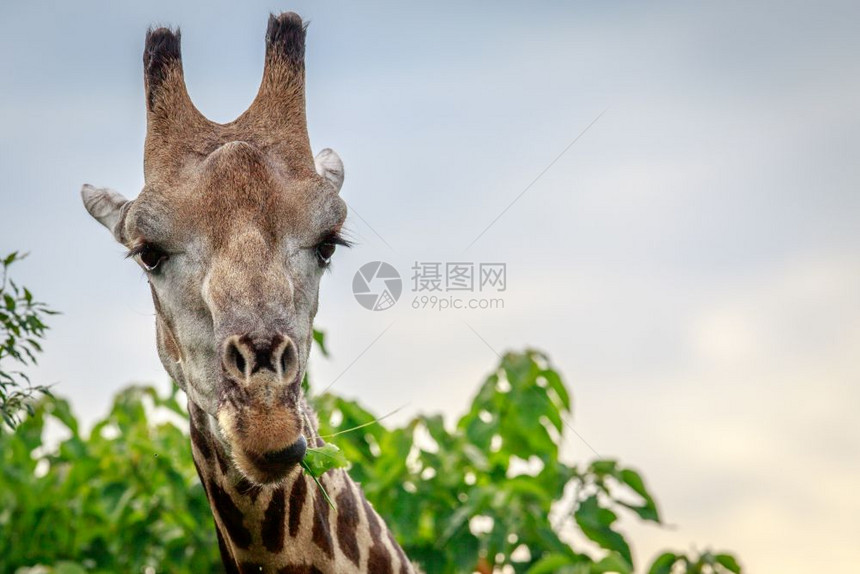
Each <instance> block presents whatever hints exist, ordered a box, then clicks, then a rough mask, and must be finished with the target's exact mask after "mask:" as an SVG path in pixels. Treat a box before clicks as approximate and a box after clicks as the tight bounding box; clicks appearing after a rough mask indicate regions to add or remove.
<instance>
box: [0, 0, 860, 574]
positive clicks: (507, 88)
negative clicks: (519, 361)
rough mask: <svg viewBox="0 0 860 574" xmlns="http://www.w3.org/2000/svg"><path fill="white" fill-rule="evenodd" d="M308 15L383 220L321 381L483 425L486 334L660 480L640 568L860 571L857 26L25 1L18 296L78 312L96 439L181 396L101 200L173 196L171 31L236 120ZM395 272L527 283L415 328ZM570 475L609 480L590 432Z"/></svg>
mask: <svg viewBox="0 0 860 574" xmlns="http://www.w3.org/2000/svg"><path fill="white" fill-rule="evenodd" d="M286 9H291V10H295V11H297V12H299V13H300V14H301V15H302V16H303V17H304V18H305V19H309V20H311V26H310V29H309V33H308V50H307V53H308V56H307V65H308V102H309V103H308V118H309V130H310V135H311V142H312V145H313V147H314V149H316V150H318V149H320V148H322V147H327V146H330V147H333V148H335V149H336V150H337V151H338V152H339V153H340V155H341V156H342V158H343V160H344V162H345V164H346V172H347V177H346V183H345V185H344V189H343V195H344V197H345V198H346V200H347V201H348V202H349V204H350V206H351V207H352V208H353V209H354V213H360V214H361V217H362V218H363V219H364V221H362V219H360V218H358V217H355V216H353V217H352V219H351V221H350V225H349V227H350V229H351V231H352V235H353V237H354V238H355V239H356V240H357V242H358V245H357V246H356V247H355V248H354V249H353V250H351V251H350V252H348V253H346V252H344V253H339V254H338V256H337V258H336V263H335V266H334V270H333V272H332V273H331V274H330V275H328V276H327V277H325V279H324V282H323V283H324V284H323V289H322V303H321V311H320V314H319V318H318V324H319V326H321V327H323V328H325V329H327V330H328V331H329V334H330V338H331V347H332V350H333V352H334V358H333V359H332V360H330V361H324V362H323V361H317V362H316V363H315V365H314V374H315V376H316V379H317V381H319V384H320V385H324V384H327V383H328V382H330V381H332V380H334V379H335V378H337V377H338V375H339V374H340V373H342V372H343V371H344V369H346V368H347V366H348V365H350V363H352V362H353V361H354V360H355V359H356V357H359V355H361V357H360V358H359V359H358V360H357V361H356V362H355V364H354V365H353V366H352V367H351V368H349V369H348V370H346V372H345V373H344V374H343V375H342V376H341V377H340V378H339V379H338V380H337V383H336V384H335V387H334V389H335V390H338V391H340V392H342V393H344V394H347V395H349V396H353V397H358V398H360V399H361V400H362V401H363V402H364V403H365V404H367V405H368V406H369V407H371V408H372V409H373V410H375V411H377V412H380V413H384V412H388V411H390V410H393V409H395V408H397V407H399V406H401V405H403V404H407V407H406V408H405V409H404V410H403V412H402V413H401V416H402V417H405V416H408V415H410V414H412V413H415V412H417V411H419V410H425V411H438V410H442V411H444V412H446V413H448V414H449V415H451V416H453V415H454V414H456V413H458V412H460V411H461V410H462V409H463V408H464V407H465V405H466V402H467V401H468V399H469V398H470V396H471V394H472V392H473V391H474V389H475V388H476V386H477V384H478V383H479V381H480V380H481V379H482V377H483V376H484V375H485V374H486V372H487V371H488V370H489V369H490V368H491V367H492V365H493V364H494V362H495V360H496V357H495V355H494V354H493V352H492V351H491V350H490V349H488V348H487V346H486V345H485V343H484V342H482V341H481V339H479V338H478V337H477V336H476V335H475V334H474V333H473V332H472V330H471V329H470V328H469V326H471V327H472V328H473V329H474V330H475V331H477V332H478V333H479V334H480V335H481V337H483V339H484V340H485V341H486V342H487V343H488V344H489V345H490V346H491V347H493V348H495V349H496V350H498V351H500V352H501V351H503V350H504V349H508V348H522V347H524V346H526V345H532V346H537V347H540V348H543V349H545V350H546V351H548V352H549V354H550V355H551V356H552V357H553V359H554V361H555V362H556V364H557V365H558V366H559V367H560V368H561V369H562V371H563V372H564V374H565V375H566V377H567V380H568V382H569V383H570V385H571V387H572V389H573V392H574V396H575V399H576V408H575V415H574V417H573V424H574V425H575V426H576V428H577V430H578V431H579V432H580V433H581V434H582V436H584V437H585V438H586V440H587V441H588V442H589V443H590V444H591V445H592V446H593V447H594V448H595V449H597V450H598V451H599V452H600V453H601V454H602V455H604V456H617V457H620V458H621V459H622V460H623V461H625V462H627V463H629V464H632V465H635V466H637V467H639V468H640V469H642V471H643V473H644V474H645V476H646V477H648V478H649V479H650V484H651V486H652V487H653V489H654V491H655V492H656V493H657V497H658V500H659V501H660V502H661V504H662V509H663V511H664V513H665V515H666V518H667V520H668V522H669V523H671V524H673V525H676V527H675V528H674V529H667V530H658V529H654V528H650V527H649V528H640V527H638V526H631V527H630V528H629V529H630V531H632V532H633V533H634V540H635V541H636V551H637V553H638V555H639V556H640V557H642V558H647V557H650V556H651V555H652V554H653V552H655V551H656V549H657V548H660V547H667V546H670V547H675V548H680V549H686V548H689V547H690V545H691V544H696V545H699V546H700V547H701V546H707V545H710V546H714V547H717V548H729V549H732V550H735V551H737V552H738V554H739V555H740V556H741V558H742V559H743V561H744V563H745V565H747V566H748V567H749V570H750V571H751V572H784V573H795V572H797V573H801V572H813V571H825V570H828V571H850V570H852V569H853V568H854V565H856V563H857V562H858V560H860V553H858V550H857V544H856V540H857V537H858V535H860V519H858V515H860V496H858V495H857V494H855V492H856V485H857V484H858V483H860V427H858V425H857V424H856V412H857V410H858V407H860V387H858V376H860V368H858V366H857V361H856V357H857V356H858V351H860V263H858V262H860V259H858V258H860V225H858V222H860V193H858V192H860V190H858V184H860V168H858V165H860V164H858V162H857V159H856V158H857V157H860V58H858V54H860V34H858V33H857V24H858V22H860V7H858V6H857V5H856V4H853V3H849V2H845V3H836V2H823V3H817V4H816V5H815V6H807V5H805V4H803V3H771V4H766V3H721V4H720V5H715V6H712V7H701V6H696V7H694V6H691V5H688V4H686V3H659V4H644V3H600V4H596V3H595V4H593V5H582V4H570V3H561V2H552V3H543V4H539V3H532V4H529V5H522V4H513V3H499V2H492V3H491V2H479V3H472V4H470V5H469V6H463V5H462V4H461V3H443V2H434V3H431V4H424V5H421V6H407V5H404V3H394V2H391V3H364V4H362V5H361V6H358V5H356V4H349V5H346V4H344V5H335V4H333V3H327V4H325V5H321V4H319V3H314V4H312V3H309V2H300V3H294V4H289V5H280V4H276V3H272V2H265V3H262V2H245V3H242V5H241V6H238V5H233V4H228V3H224V2H216V3H202V2H201V3H182V4H181V3H178V2H147V3H137V4H131V5H122V4H120V3H109V2H84V3H76V4H74V5H73V4H71V3H55V5H50V6H49V5H47V4H43V3H36V2H31V3H24V2H17V1H16V2H6V3H4V4H3V6H2V8H0V78H2V89H0V194H2V195H0V198H2V199H0V213H2V215H3V217H2V221H3V225H2V227H0V251H2V252H6V251H11V250H13V249H25V250H29V251H31V253H32V255H31V257H30V259H29V260H27V261H26V262H24V263H22V264H20V265H19V268H18V270H17V275H18V277H19V278H20V279H21V280H22V281H23V282H24V283H25V284H27V285H29V286H31V288H32V289H33V291H35V292H36V293H37V294H38V295H39V296H40V297H41V298H42V299H44V300H47V301H49V302H50V303H51V304H52V305H54V306H55V307H56V308H58V309H60V310H62V311H63V312H64V314H63V315H62V316H60V317H57V318H56V319H55V320H54V321H53V326H54V329H53V330H52V331H51V334H50V338H49V342H48V344H47V346H46V352H45V355H44V358H43V360H42V364H41V366H40V367H39V368H38V369H36V370H35V371H34V373H33V374H34V376H35V377H36V380H38V381H39V382H41V383H52V382H57V383H58V386H57V391H58V392H59V393H60V394H63V395H67V396H70V397H71V398H72V400H73V404H74V406H75V408H76V409H77V411H78V412H80V413H81V414H82V415H83V416H84V417H85V418H86V419H87V420H92V419H93V418H94V417H96V416H98V415H100V414H101V413H103V412H104V410H105V409H106V407H107V405H108V403H109V401H110V397H111V394H112V393H113V392H114V391H115V390H117V389H118V388H120V387H121V386H123V385H124V384H126V383H128V382H130V381H155V382H159V383H160V384H165V383H166V375H165V374H163V371H162V369H161V367H160V364H159V363H158V360H157V357H156V354H155V346H154V328H153V319H152V309H151V303H150V301H149V294H148V289H147V287H146V282H145V280H144V278H143V276H142V274H141V272H140V271H139V270H138V268H137V267H136V266H135V265H133V264H132V263H131V262H128V261H124V260H123V258H122V248H121V247H119V246H118V245H116V244H114V243H113V242H112V239H111V238H110V236H109V234H108V233H107V232H105V231H104V229H102V228H101V227H100V226H98V225H97V224H96V223H95V222H93V221H92V220H90V219H89V216H88V215H87V214H86V213H85V211H84V210H83V208H82V206H81V205H80V200H79V196H78V190H79V189H80V185H81V184H82V183H84V182H89V183H92V184H95V185H104V186H110V187H113V188H115V189H117V190H119V191H121V192H123V193H125V194H126V195H129V196H133V195H135V194H136V193H137V191H138V190H139V189H140V187H141V185H142V169H141V166H142V146H143V137H144V127H145V126H144V107H143V86H142V70H141V50H142V45H143V37H144V33H145V30H146V28H147V26H149V25H150V24H153V23H164V24H172V25H179V26H181V27H182V31H183V55H184V63H185V69H186V77H187V81H188V86H189V91H190V93H191V96H192V98H193V99H194V101H195V103H196V105H197V106H198V107H199V108H200V109H201V111H202V112H203V113H205V114H206V115H208V116H209V117H210V118H212V119H214V120H217V121H227V120H230V119H232V118H233V117H235V116H237V115H238V114H239V113H241V112H242V111H243V110H244V109H245V107H246V106H247V105H248V104H249V103H250V101H251V99H252V98H253V95H254V93H255V92H256V89H257V85H258V83H259V77H260V73H261V70H262V52H263V35H264V31H265V26H266V18H267V15H268V12H269V11H281V10H286ZM604 110H605V114H604V115H603V116H601V118H600V119H599V120H598V121H597V122H596V123H595V124H594V125H593V126H592V127H591V129H590V130H588V131H587V133H585V134H584V135H583V136H582V138H581V139H580V140H579V141H578V142H577V143H576V144H575V145H574V146H573V147H571V148H570V150H569V151H568V152H567V153H566V154H564V155H563V156H562V157H561V158H560V159H559V160H558V161H557V162H556V163H555V164H554V165H553V166H552V167H551V169H549V170H548V171H547V172H546V173H545V174H544V175H543V176H542V177H541V178H540V179H539V180H538V181H537V182H536V183H535V184H534V185H533V186H532V187H531V188H530V189H529V190H528V191H527V192H526V193H525V194H524V195H523V196H522V198H521V199H520V200H519V201H518V202H517V203H516V204H515V205H514V206H513V207H511V209H510V210H508V211H507V212H506V213H505V214H504V215H503V216H502V217H501V218H500V219H499V220H498V222H497V223H496V224H495V225H494V226H492V227H491V228H490V230H489V231H487V233H486V234H485V235H484V236H483V237H482V238H481V239H480V240H479V241H478V242H477V243H476V244H475V245H474V246H473V247H472V248H471V249H469V250H465V249H466V246H467V245H468V244H469V242H470V241H472V240H473V239H474V238H475V237H476V236H477V235H478V234H479V233H480V232H481V230H482V229H483V228H484V227H486V225H487V224H488V223H490V221H492V220H493V219H494V218H495V217H496V216H497V215H498V214H499V213H500V212H501V211H502V210H503V209H504V208H505V206H507V205H508V204H509V203H510V202H511V201H512V200H513V199H514V198H515V197H516V196H517V194H519V193H520V192H521V191H522V190H523V189H524V188H525V187H526V186H527V185H528V184H529V182H531V181H532V180H533V179H534V178H535V176H536V175H538V174H539V173H540V172H541V171H542V170H543V169H544V168H545V167H546V166H547V165H548V164H549V163H550V162H551V161H552V160H553V158H555V157H556V156H557V155H558V154H559V152H561V150H563V149H564V148H565V146H567V145H568V144H569V143H570V142H571V141H572V140H573V139H574V138H575V137H576V135H577V134H578V133H580V132H581V131H582V130H583V129H584V128H585V127H586V126H587V125H588V124H589V123H590V122H592V121H593V120H594V118H596V117H597V116H598V115H599V114H600V113H601V112H603V111H604ZM377 234H378V236H377ZM379 236H381V237H382V239H384V241H382V240H381V239H380V238H379ZM386 243H387V244H389V245H390V246H391V248H389V247H388V246H387V245H386ZM378 259H382V260H386V261H389V262H391V263H392V264H394V265H395V266H396V267H398V269H400V270H401V273H403V274H404V275H407V276H408V273H409V268H410V267H411V266H412V263H413V262H414V261H416V260H421V261H464V260H465V261H475V262H480V261H503V262H505V263H507V266H508V290H507V291H506V293H505V294H504V299H505V309H504V310H494V311H462V312H447V313H439V312H429V311H416V310H413V309H411V307H410V305H409V303H410V302H411V297H412V295H413V294H412V293H410V292H409V291H408V290H407V291H406V292H405V293H404V298H403V299H402V300H401V301H400V302H399V303H398V305H397V306H396V307H395V308H393V309H391V310H389V311H386V312H380V313H372V312H368V311H366V310H365V309H363V308H361V307H360V306H359V305H358V304H356V302H355V301H354V299H353V298H352V294H351V292H350V288H351V284H352V276H353V274H354V273H355V271H356V270H357V269H358V267H359V266H360V265H361V264H363V263H365V262H367V261H372V260H378ZM407 283H408V281H407ZM467 324H468V325H467ZM389 325H392V326H391V328H390V329H389V330H388V331H386V333H385V334H384V335H382V336H381V337H380V338H379V340H378V341H377V342H376V343H375V344H374V345H373V346H372V347H371V348H370V349H369V350H367V352H366V353H364V354H363V355H362V353H363V352H364V351H365V349H367V347H368V345H370V343H371V342H372V341H373V340H374V339H375V338H376V337H377V336H379V334H380V333H382V332H383V330H385V329H386V327H388V326H389ZM566 452H567V454H568V456H569V457H570V459H571V460H585V459H587V458H589V457H590V456H592V453H591V452H590V451H589V449H588V448H587V447H586V446H585V445H584V444H583V443H582V442H580V441H579V440H577V439H576V438H574V437H571V438H570V440H569V441H568V444H567V447H566Z"/></svg>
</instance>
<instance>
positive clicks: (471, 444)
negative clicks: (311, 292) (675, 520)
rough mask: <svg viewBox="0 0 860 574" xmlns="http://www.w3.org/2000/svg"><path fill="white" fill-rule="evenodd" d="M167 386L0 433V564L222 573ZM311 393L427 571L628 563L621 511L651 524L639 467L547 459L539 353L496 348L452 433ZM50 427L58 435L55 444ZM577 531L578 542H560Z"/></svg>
mask: <svg viewBox="0 0 860 574" xmlns="http://www.w3.org/2000/svg"><path fill="white" fill-rule="evenodd" d="M317 340H318V342H320V343H322V339H321V337H319V338H318V339H317ZM180 397H181V393H179V392H178V391H177V390H176V389H174V390H173V392H172V393H170V394H169V395H168V396H160V395H159V394H158V393H157V392H156V391H155V390H154V389H152V388H150V387H140V386H133V387H129V388H127V389H125V390H123V391H122V392H120V393H119V394H118V395H117V396H116V398H115V401H114V404H113V407H112V408H111V411H110V413H109V414H108V415H107V417H105V418H104V419H103V420H101V421H99V422H98V423H97V424H96V425H95V427H94V428H93V429H92V431H91V432H90V433H88V434H86V435H85V434H84V433H82V432H81V431H80V428H79V425H78V422H77V420H76V419H75V417H74V416H73V415H72V413H71V410H70V408H69V404H68V402H66V401H65V400H61V399H54V398H51V397H46V398H44V399H43V400H41V401H40V402H39V403H38V404H37V405H36V406H35V408H33V411H32V415H31V416H29V417H27V418H26V419H25V420H24V421H23V422H22V423H21V424H20V425H19V426H18V428H17V429H16V430H15V431H14V432H13V431H10V430H0V532H2V536H0V573H5V572H18V573H19V574H23V573H25V572H31V573H35V572H54V573H55V574H56V573H59V574H78V573H80V572H104V573H107V572H112V573H113V572H171V573H186V572H187V573H192V572H195V573H196V572H214V571H220V570H221V566H220V559H219V556H218V550H217V541H216V539H215V530H214V525H213V523H212V517H211V514H210V510H209V507H208V503H207V501H206V497H205V493H204V491H203V489H202V487H201V485H200V482H199V480H198V478H197V476H196V473H195V470H194V465H193V462H192V459H191V449H190V447H189V441H188V436H187V421H186V420H185V417H186V411H185V409H184V408H183V405H182V404H181V403H182V400H183V399H182V398H180ZM314 402H315V403H316V406H317V409H318V411H319V414H320V419H321V420H322V421H323V423H322V433H323V434H324V435H325V436H326V437H327V438H328V440H330V441H332V442H333V443H334V444H336V445H338V446H339V447H340V449H341V451H342V453H343V454H344V455H345V456H346V458H347V459H348V460H349V461H350V462H351V464H352V468H351V470H350V473H351V474H352V476H353V477H354V478H355V479H356V480H358V481H360V482H361V483H362V486H363V488H364V490H365V492H366V493H367V496H368V498H369V499H370V500H371V502H373V504H374V505H375V506H376V508H377V509H378V510H379V512H380V514H381V515H382V516H383V517H385V518H386V520H387V522H388V524H389V525H390V526H391V528H392V530H393V531H394V533H395V534H396V536H397V538H398V540H400V541H401V543H402V544H403V546H404V548H405V549H406V551H407V553H408V554H409V556H410V557H411V558H412V559H413V560H416V561H417V562H419V563H420V564H421V566H422V568H424V569H425V571H426V572H427V573H428V574H434V573H449V572H451V573H454V572H457V573H459V572H473V571H478V572H481V573H487V572H492V571H494V570H498V569H500V568H502V567H506V568H508V569H513V571H514V572H526V573H530V574H541V573H600V572H621V573H626V572H632V571H633V563H632V562H633V558H632V553H631V551H630V545H629V542H628V541H627V539H626V537H625V536H624V534H623V532H622V531H621V530H620V529H619V528H618V522H619V516H620V515H621V514H623V513H627V514H632V515H634V516H637V517H638V518H639V519H642V520H646V521H649V522H655V523H658V522H659V520H660V516H659V513H658V510H657V506H656V503H655V501H654V498H653V497H652V495H651V493H650V492H649V491H648V489H647V488H646V486H645V483H644V481H643V479H642V477H641V476H640V475H639V473H637V472H636V471H634V470H632V469H629V468H625V467H624V466H622V465H621V464H619V463H618V462H617V461H614V460H596V461H593V462H591V463H590V464H584V465H580V466H575V465H570V464H568V463H565V462H563V461H561V460H560V459H559V444H560V441H561V437H562V435H563V434H564V432H565V425H566V423H565V421H564V416H565V415H566V414H567V413H569V412H570V407H571V402H570V396H569V394H568V391H567V389H566V387H565V385H564V383H563V382H562V380H561V378H560V376H559V375H558V373H557V372H556V371H555V370H554V369H553V368H552V366H551V365H550V364H549V361H548V360H547V358H546V357H545V356H544V355H542V354H540V353H539V352H537V351H526V352H523V353H509V354H507V355H505V356H504V358H503V359H502V360H501V363H500V364H499V366H498V367H497V368H496V369H495V370H494V371H493V372H492V373H491V374H490V375H489V377H488V378H487V379H486V381H485V382H484V383H483V384H482V385H481V387H480V388H479V390H478V393H477V395H476V397H475V398H474V400H473V402H472V404H471V406H470V408H469V410H468V411H467V412H466V414H464V415H463V416H462V417H460V419H459V420H458V421H457V422H456V424H455V425H453V426H451V427H450V428H449V427H447V426H446V425H445V424H444V421H443V419H442V417H441V416H419V417H416V418H414V419H412V420H411V421H408V422H407V423H406V424H405V425H403V426H401V427H396V428H395V427H389V426H388V425H386V424H384V423H381V422H378V421H377V418H376V417H375V416H374V415H373V414H372V413H370V412H369V411H367V410H366V409H364V408H363V407H361V406H360V405H359V404H358V403H356V402H354V401H349V400H346V399H344V398H342V397H338V396H336V395H333V394H330V393H329V394H324V395H322V396H320V397H318V398H316V399H315V401H314ZM48 426H52V427H53V429H54V432H52V433H51V434H54V435H56V434H57V432H60V431H61V432H62V433H64V435H65V436H64V438H62V439H61V440H59V442H58V444H56V445H54V446H53V447H51V445H46V444H45V443H44V441H43V439H44V437H45V434H46V433H45V431H46V428H47V427H48ZM357 427H358V428H357ZM58 429H59V430H58ZM312 470H313V469H312ZM321 470H322V469H321V468H316V469H315V472H319V471H321ZM574 531H578V532H580V533H581V534H583V535H584V536H585V537H586V538H587V539H588V540H590V541H591V543H588V544H579V545H576V546H572V545H571V544H570V541H569V538H568V534H569V533H571V532H574ZM36 565H47V566H50V565H53V566H52V567H50V568H46V569H41V570H28V569H27V568H28V567H33V566H36ZM673 568H674V570H673ZM697 568H698V569H697ZM708 568H711V570H708ZM720 568H723V569H724V570H720ZM650 571H651V572H652V573H654V574H660V573H662V574H667V573H670V572H671V573H675V572H689V573H703V574H707V573H709V572H713V573H719V572H739V571H740V569H739V568H738V567H737V565H736V563H735V559H734V558H733V557H732V556H730V555H726V554H718V555H711V554H710V553H704V554H702V555H701V556H700V557H698V558H690V557H686V556H682V555H675V554H672V553H665V554H663V555H661V556H660V557H659V558H658V559H657V561H656V562H655V563H654V564H653V565H652V566H651V570H650Z"/></svg>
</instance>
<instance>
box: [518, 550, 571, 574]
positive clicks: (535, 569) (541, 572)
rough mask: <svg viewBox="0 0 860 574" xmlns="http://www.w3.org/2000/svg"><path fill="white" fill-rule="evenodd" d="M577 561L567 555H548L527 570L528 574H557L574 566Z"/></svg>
mask: <svg viewBox="0 0 860 574" xmlns="http://www.w3.org/2000/svg"><path fill="white" fill-rule="evenodd" d="M574 564H576V561H575V559H574V558H572V557H571V556H568V555H566V554H558V553H553V554H548V555H546V556H544V557H543V558H541V559H540V560H538V561H537V562H535V563H534V565H533V566H532V567H531V568H529V569H528V570H526V574H555V573H556V572H558V571H559V570H561V569H562V568H564V567H565V566H572V565H574Z"/></svg>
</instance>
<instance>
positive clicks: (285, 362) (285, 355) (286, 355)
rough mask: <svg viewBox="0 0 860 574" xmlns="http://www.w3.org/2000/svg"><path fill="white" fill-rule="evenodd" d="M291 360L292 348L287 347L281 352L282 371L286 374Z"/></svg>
mask: <svg viewBox="0 0 860 574" xmlns="http://www.w3.org/2000/svg"><path fill="white" fill-rule="evenodd" d="M289 360H290V349H289V347H287V348H286V349H284V352H283V353H281V373H283V374H284V375H286V374H287V368H288V367H289Z"/></svg>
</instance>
